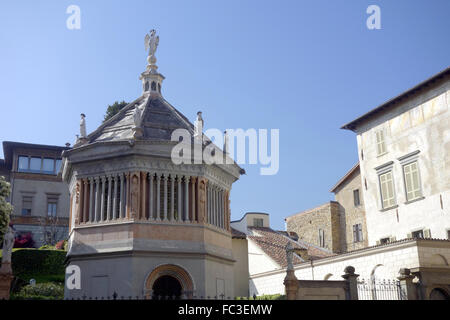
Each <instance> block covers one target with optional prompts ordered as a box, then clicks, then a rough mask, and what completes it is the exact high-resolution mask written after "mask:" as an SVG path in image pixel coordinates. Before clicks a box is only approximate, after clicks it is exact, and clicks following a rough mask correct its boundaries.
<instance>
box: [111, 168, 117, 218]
mask: <svg viewBox="0 0 450 320" xmlns="http://www.w3.org/2000/svg"><path fill="white" fill-rule="evenodd" d="M117 178H118V177H117V175H115V176H114V177H113V178H112V181H114V196H113V207H112V211H113V212H112V218H113V220H115V219H116V218H117Z"/></svg>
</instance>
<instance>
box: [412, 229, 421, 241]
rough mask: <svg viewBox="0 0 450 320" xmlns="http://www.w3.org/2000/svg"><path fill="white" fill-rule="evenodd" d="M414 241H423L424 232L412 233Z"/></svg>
mask: <svg viewBox="0 0 450 320" xmlns="http://www.w3.org/2000/svg"><path fill="white" fill-rule="evenodd" d="M411 234H412V237H413V238H414V239H423V230H417V231H414V232H412V233H411Z"/></svg>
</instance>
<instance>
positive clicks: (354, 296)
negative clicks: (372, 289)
mask: <svg viewBox="0 0 450 320" xmlns="http://www.w3.org/2000/svg"><path fill="white" fill-rule="evenodd" d="M358 277H359V274H355V268H354V267H352V266H347V267H345V269H344V275H343V276H342V278H344V279H345V280H346V281H347V285H348V297H347V299H348V300H358V282H357V280H356V279H357V278H358Z"/></svg>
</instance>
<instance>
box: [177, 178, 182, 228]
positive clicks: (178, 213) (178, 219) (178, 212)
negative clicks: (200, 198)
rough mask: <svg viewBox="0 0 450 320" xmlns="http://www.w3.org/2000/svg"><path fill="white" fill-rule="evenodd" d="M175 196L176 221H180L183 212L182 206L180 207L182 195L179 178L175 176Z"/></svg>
mask: <svg viewBox="0 0 450 320" xmlns="http://www.w3.org/2000/svg"><path fill="white" fill-rule="evenodd" d="M177 195H178V199H177V200H178V207H177V221H182V220H183V219H182V212H183V206H182V198H181V196H182V193H181V176H180V175H177Z"/></svg>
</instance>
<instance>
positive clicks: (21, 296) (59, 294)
mask: <svg viewBox="0 0 450 320" xmlns="http://www.w3.org/2000/svg"><path fill="white" fill-rule="evenodd" d="M11 298H12V299H14V300H55V299H58V300H59V299H63V298H64V285H63V284H58V283H53V282H46V283H36V284H35V285H34V286H31V285H26V286H24V287H22V289H21V290H20V291H19V293H17V294H13V295H12V296H11Z"/></svg>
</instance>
